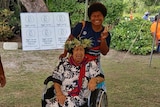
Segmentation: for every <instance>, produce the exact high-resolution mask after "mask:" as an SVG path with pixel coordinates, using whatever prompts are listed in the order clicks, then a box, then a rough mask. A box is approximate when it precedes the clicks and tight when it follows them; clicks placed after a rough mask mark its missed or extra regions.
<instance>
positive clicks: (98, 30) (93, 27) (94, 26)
mask: <svg viewBox="0 0 160 107" xmlns="http://www.w3.org/2000/svg"><path fill="white" fill-rule="evenodd" d="M92 29H93V30H94V31H95V32H100V31H101V30H102V29H103V27H102V25H99V26H96V25H92Z"/></svg>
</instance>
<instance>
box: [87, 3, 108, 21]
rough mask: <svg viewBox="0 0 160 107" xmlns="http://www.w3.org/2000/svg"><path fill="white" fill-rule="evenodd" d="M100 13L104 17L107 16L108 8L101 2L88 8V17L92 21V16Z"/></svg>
mask: <svg viewBox="0 0 160 107" xmlns="http://www.w3.org/2000/svg"><path fill="white" fill-rule="evenodd" d="M97 11H100V12H101V13H102V14H103V16H104V17H106V15H107V8H106V7H105V6H104V5H103V4H102V3H100V2H94V3H93V4H91V5H90V7H89V8H88V17H89V19H90V17H91V14H92V13H93V12H97Z"/></svg>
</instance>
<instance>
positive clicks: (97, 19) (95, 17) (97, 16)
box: [90, 11, 104, 26]
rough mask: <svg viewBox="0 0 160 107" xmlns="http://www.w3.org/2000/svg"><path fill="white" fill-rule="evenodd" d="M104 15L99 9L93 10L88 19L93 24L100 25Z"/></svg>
mask: <svg viewBox="0 0 160 107" xmlns="http://www.w3.org/2000/svg"><path fill="white" fill-rule="evenodd" d="M103 20H104V16H103V14H102V13H101V12H100V11H96V12H93V13H92V14H91V17H90V21H91V23H92V24H93V25H96V26H97V25H102V23H103Z"/></svg>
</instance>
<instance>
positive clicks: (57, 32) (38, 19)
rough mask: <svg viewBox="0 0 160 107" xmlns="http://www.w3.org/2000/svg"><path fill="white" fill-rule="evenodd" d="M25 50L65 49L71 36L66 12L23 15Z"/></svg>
mask: <svg viewBox="0 0 160 107" xmlns="http://www.w3.org/2000/svg"><path fill="white" fill-rule="evenodd" d="M20 18H21V31H22V48H23V50H49V49H63V48H64V43H65V41H66V39H67V38H68V36H69V35H70V32H71V30H70V20H69V14H68V13H66V12H49V13H48V12H47V13H21V14H20Z"/></svg>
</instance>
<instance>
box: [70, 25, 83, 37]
mask: <svg viewBox="0 0 160 107" xmlns="http://www.w3.org/2000/svg"><path fill="white" fill-rule="evenodd" d="M81 29H82V23H78V24H77V25H76V26H75V27H74V28H73V29H72V32H71V34H72V35H73V36H74V37H77V36H78V35H79V34H80V32H81Z"/></svg>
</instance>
